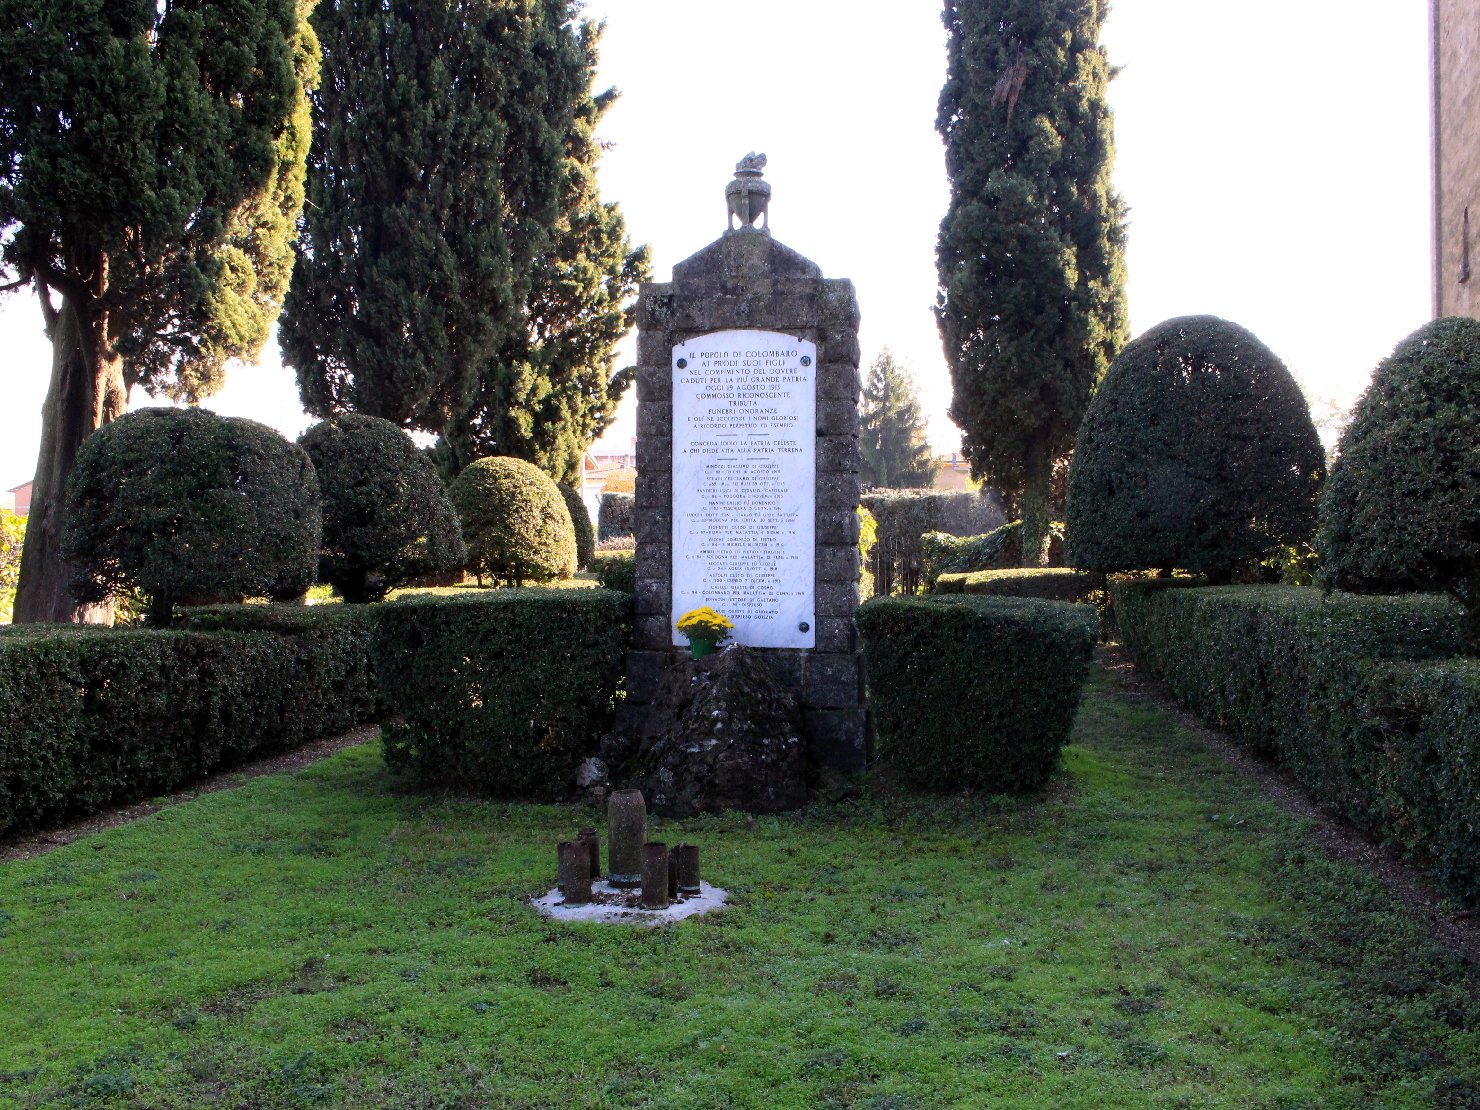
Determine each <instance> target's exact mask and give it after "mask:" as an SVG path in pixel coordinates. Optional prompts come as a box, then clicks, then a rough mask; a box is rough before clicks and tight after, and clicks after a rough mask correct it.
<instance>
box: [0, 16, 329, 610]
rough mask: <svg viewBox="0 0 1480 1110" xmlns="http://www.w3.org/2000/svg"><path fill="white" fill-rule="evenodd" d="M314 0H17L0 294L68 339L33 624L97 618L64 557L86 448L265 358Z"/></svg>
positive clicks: (49, 447)
mask: <svg viewBox="0 0 1480 1110" xmlns="http://www.w3.org/2000/svg"><path fill="white" fill-rule="evenodd" d="M309 6H310V5H309V3H308V0H233V2H231V3H225V2H223V0H174V2H172V3H169V4H159V3H156V0H107V2H99V0H0V292H3V291H6V290H13V289H21V288H30V289H34V290H35V292H36V294H37V296H38V298H39V301H40V306H41V314H42V317H43V319H44V321H45V325H46V331H47V335H48V337H49V338H50V340H51V343H52V366H51V385H50V387H49V389H48V392H47V397H46V401H45V405H44V408H43V410H42V422H41V451H40V457H39V458H38V460H37V465H36V481H35V487H34V489H33V492H32V502H31V506H32V507H31V516H30V520H29V523H28V527H27V530H26V542H25V553H24V556H23V558H22V562H21V572H20V584H19V588H18V592H17V597H16V606H15V619H16V620H17V621H60V620H71V619H92V618H93V617H94V616H95V615H96V613H95V612H94V611H92V610H90V609H88V608H79V607H78V606H76V605H74V604H73V602H72V599H71V596H70V592H69V590H68V579H69V577H70V573H69V571H68V568H67V567H66V565H65V564H64V562H63V560H62V558H61V536H62V531H63V527H64V523H65V522H64V519H63V518H64V514H65V502H64V492H65V487H66V482H67V477H68V475H69V474H70V473H71V471H72V467H73V464H74V461H75V460H76V457H77V450H78V448H79V447H80V446H81V444H82V441H83V440H84V439H85V438H86V437H87V436H88V435H90V434H91V433H92V432H94V431H96V430H97V429H98V428H99V427H100V426H102V425H103V424H105V423H106V422H108V421H109V420H112V419H113V418H114V417H116V416H119V415H120V414H121V413H123V411H124V410H125V409H126V408H127V407H128V392H129V389H130V388H131V387H132V386H134V385H142V386H144V387H145V388H146V389H148V390H149V391H150V392H151V393H157V394H164V395H168V396H171V397H175V398H178V399H187V400H195V399H198V398H200V397H203V396H205V395H207V394H210V393H212V392H213V391H215V390H216V389H217V388H219V387H220V385H221V383H222V380H223V375H224V366H225V363H226V362H227V360H228V359H231V358H238V357H241V358H252V357H255V355H256V354H257V352H258V351H260V350H261V347H262V344H263V342H264V340H265V339H266V337H267V332H268V328H269V326H270V324H271V321H272V318H273V317H274V316H275V315H276V314H277V306H278V302H279V299H280V298H281V297H282V295H283V290H284V288H285V286H286V284H287V279H288V272H289V267H290V265H291V250H290V241H291V237H292V229H293V223H294V221H295V220H296V219H297V217H298V212H299V210H300V209H301V207H302V203H303V156H304V153H305V150H306V149H307V144H308V130H309V127H308V105H307V99H306V95H305V87H306V86H308V85H311V84H312V83H313V81H314V80H315V76H316V73H317V69H318V49H317V46H316V44H315V43H314V41H313V34H312V32H311V31H310V30H309V27H308V23H307V19H306V16H307V9H308V7H309Z"/></svg>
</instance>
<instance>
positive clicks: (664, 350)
mask: <svg viewBox="0 0 1480 1110" xmlns="http://www.w3.org/2000/svg"><path fill="white" fill-rule="evenodd" d="M672 364H673V344H672V342H671V341H670V339H669V335H668V333H667V332H666V331H639V332H638V333H637V365H639V366H653V367H662V368H663V369H665V370H667V369H669V368H671V366H672Z"/></svg>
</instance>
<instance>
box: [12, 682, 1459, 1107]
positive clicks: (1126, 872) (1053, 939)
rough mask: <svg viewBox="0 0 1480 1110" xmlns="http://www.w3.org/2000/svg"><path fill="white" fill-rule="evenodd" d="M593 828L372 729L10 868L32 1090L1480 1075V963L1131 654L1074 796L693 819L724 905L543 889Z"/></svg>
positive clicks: (664, 1102)
mask: <svg viewBox="0 0 1480 1110" xmlns="http://www.w3.org/2000/svg"><path fill="white" fill-rule="evenodd" d="M593 823H598V819H597V817H596V816H595V815H593V813H592V812H591V811H589V810H584V809H577V808H566V809H561V808H556V807H541V806H519V805H500V804H488V803H484V802H479V801H475V800H466V799H460V798H453V797H445V796H429V795H425V794H417V793H414V792H408V791H407V790H405V789H404V787H403V786H402V785H401V784H400V783H398V782H397V780H395V779H394V778H392V777H390V776H389V775H388V773H387V772H386V770H385V768H384V765H383V764H382V762H381V758H380V754H379V750H378V748H377V747H376V746H374V745H370V746H362V747H358V748H351V749H349V750H347V751H345V752H343V753H341V754H340V755H338V756H335V757H333V758H331V759H329V760H326V761H324V762H322V763H320V764H317V765H315V766H314V767H312V768H310V769H308V770H306V771H302V772H299V773H296V774H292V775H280V776H273V777H266V778H260V779H257V780H254V781H252V782H250V783H249V784H247V785H245V786H243V787H242V788H240V789H238V790H235V791H228V792H223V793H218V794H212V795H207V796H204V797H201V798H198V799H196V800H194V801H191V802H188V803H185V804H182V805H179V806H176V807H173V808H169V809H166V810H163V811H161V812H159V813H157V814H156V815H154V816H152V817H149V818H147V819H145V820H141V821H138V822H135V823H134V824H132V825H129V826H125V827H121V828H117V829H113V830H111V831H108V832H104V833H101V834H99V835H97V836H94V837H91V838H86V839H83V840H80V841H77V842H75V843H73V844H71V845H68V846H66V847H64V848H59V849H57V850H56V851H53V852H51V853H50V854H48V855H46V856H43V857H39V858H36V859H32V860H28V861H24V862H16V863H8V864H0V1106H7V1107H9V1106H17V1107H31V1106H74V1105H75V1106H95V1105H96V1106H139V1107H151V1108H158V1107H201V1106H228V1107H238V1106H245V1107H253V1108H256V1107H278V1106H283V1107H287V1106H315V1105H318V1106H345V1107H396V1108H402V1107H432V1106H499V1107H555V1106H562V1107H564V1106H573V1107H582V1106H592V1107H594V1106H611V1107H663V1108H670V1107H671V1108H681V1107H725V1108H727V1110H730V1108H736V1110H738V1108H745V1107H793V1106H795V1107H812V1106H817V1107H871V1108H880V1110H882V1108H885V1107H896V1108H899V1107H918V1108H926V1107H946V1106H1012V1107H1017V1106H1024V1107H1055V1108H1069V1107H1093V1108H1095V1110H1104V1108H1107V1107H1120V1106H1125V1107H1144V1106H1152V1107H1205V1106H1227V1107H1238V1108H1240V1110H1244V1108H1254V1107H1290V1108H1293V1107H1312V1108H1314V1107H1320V1108H1323V1110H1324V1108H1336V1107H1363V1108H1365V1107H1388V1106H1392V1107H1408V1106H1411V1107H1420V1106H1423V1107H1429V1106H1439V1107H1467V1106H1475V1105H1477V1104H1480V991H1477V986H1480V973H1477V972H1476V971H1475V970H1474V969H1472V968H1468V967H1466V966H1465V965H1464V964H1463V963H1462V961H1461V960H1460V959H1459V958H1458V957H1456V956H1453V955H1449V954H1446V953H1445V952H1444V951H1443V950H1441V949H1438V948H1436V947H1435V946H1434V945H1432V944H1431V943H1430V942H1429V940H1428V934H1427V931H1426V929H1425V927H1424V926H1423V924H1422V923H1421V922H1419V921H1416V920H1415V919H1413V918H1412V917H1410V916H1408V915H1407V914H1406V912H1404V911H1402V910H1399V909H1397V908H1395V906H1394V904H1393V902H1392V901H1391V900H1390V899H1388V898H1387V897H1386V896H1385V895H1384V894H1383V892H1382V890H1381V889H1380V887H1378V886H1377V884H1376V883H1375V882H1374V881H1372V880H1370V879H1368V878H1367V877H1366V876H1365V875H1364V874H1363V873H1362V872H1361V871H1359V870H1357V869H1355V868H1353V867H1351V866H1348V865H1346V864H1339V863H1332V862H1329V861H1328V860H1327V859H1326V858H1325V857H1324V856H1323V855H1322V854H1321V853H1320V852H1319V850H1317V849H1316V848H1315V847H1314V844H1313V841H1312V840H1311V839H1310V838H1309V836H1308V831H1307V829H1306V828H1305V827H1304V826H1303V825H1302V824H1301V823H1300V822H1298V821H1296V820H1294V819H1292V818H1289V817H1287V816H1285V815H1284V814H1283V813H1282V812H1281V811H1279V810H1278V809H1276V808H1275V807H1274V806H1273V805H1271V804H1269V803H1268V802H1266V801H1265V800H1264V799H1263V797H1262V795H1261V794H1260V793H1259V791H1258V790H1257V788H1256V787H1254V786H1253V785H1251V784H1250V783H1248V782H1247V781H1246V780H1244V779H1243V778H1241V777H1240V776H1239V775H1237V774H1236V773H1235V772H1233V771H1231V770H1229V769H1228V768H1227V767H1226V766H1225V765H1224V764H1223V763H1221V762H1220V761H1218V760H1217V759H1216V758H1214V757H1212V756H1210V755H1208V754H1206V753H1205V751H1204V749H1203V748H1202V747H1201V746H1200V745H1199V744H1198V743H1197V741H1196V740H1195V738H1193V737H1191V736H1190V735H1188V734H1187V733H1186V732H1185V731H1183V730H1182V729H1180V728H1179V727H1178V726H1177V725H1176V724H1175V723H1173V722H1172V721H1171V720H1169V719H1168V718H1167V717H1166V716H1165V715H1164V714H1162V713H1161V712H1159V711H1158V710H1156V709H1155V708H1153V707H1150V706H1147V705H1145V704H1143V703H1138V702H1135V701H1133V700H1129V699H1127V698H1126V697H1124V696H1123V695H1122V694H1120V693H1119V692H1118V691H1117V689H1116V687H1115V685H1114V682H1113V680H1112V679H1111V678H1109V677H1108V676H1107V675H1105V674H1104V673H1103V672H1096V674H1095V677H1094V679H1093V681H1092V685H1091V688H1090V690H1089V691H1088V693H1087V695H1086V699H1085V704H1084V707H1083V711H1082V712H1081V714H1080V717H1079V721H1078V725H1077V731H1076V735H1075V738H1074V744H1073V746H1072V747H1071V748H1069V749H1068V751H1067V753H1066V758H1065V770H1064V772H1063V773H1062V774H1061V775H1060V776H1058V777H1057V778H1056V780H1055V781H1054V783H1053V784H1052V786H1051V788H1050V789H1049V791H1048V792H1047V793H1046V794H1045V795H1043V796H1042V797H1037V798H1030V799H1027V800H1007V799H1000V798H978V799H962V798H952V799H944V800H930V799H917V798H910V797H873V798H868V799H865V800H861V801H855V802H850V803H845V804H842V805H838V806H832V807H827V808H817V809H811V810H808V811H806V812H804V813H802V814H800V815H797V816H791V817H783V818H759V819H749V818H745V817H741V816H726V817H719V818H705V819H700V820H694V821H685V822H681V823H678V822H669V823H666V824H660V828H659V834H658V835H660V836H663V837H665V838H667V839H669V840H670V841H674V840H677V839H679V838H680V836H682V837H684V838H686V839H689V840H693V841H697V842H698V843H699V844H701V845H702V847H703V854H704V864H705V877H706V879H708V880H710V881H711V882H715V883H717V884H719V885H722V886H724V887H727V888H728V889H729V890H730V891H731V894H732V901H733V905H732V906H731V907H730V908H729V909H728V910H726V911H725V912H724V913H722V914H719V915H716V916H713V917H710V918H705V919H699V920H693V921H688V922H685V923H683V924H681V925H678V926H675V927H672V928H668V929H664V930H655V931H641V930H636V929H631V928H614V927H610V926H606V927H603V926H596V925H572V926H555V925H552V924H550V923H547V922H545V921H543V920H542V919H540V918H538V917H537V916H535V914H534V913H533V912H532V911H531V910H530V909H529V907H528V906H527V905H526V899H527V898H528V897H529V895H530V894H531V893H534V892H543V891H545V890H546V889H548V887H549V886H550V885H551V883H552V881H553V874H554V860H555V850H554V845H555V841H556V840H557V839H558V838H560V837H563V836H567V835H569V834H570V833H572V832H573V831H574V830H575V829H576V827H577V826H579V825H583V824H593Z"/></svg>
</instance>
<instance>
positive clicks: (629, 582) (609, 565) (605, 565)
mask: <svg viewBox="0 0 1480 1110" xmlns="http://www.w3.org/2000/svg"><path fill="white" fill-rule="evenodd" d="M634 554H635V553H634V552H631V551H606V552H603V553H602V554H600V555H598V556H596V557H595V558H594V559H592V560H591V570H592V572H593V573H594V574H595V575H596V580H597V581H598V582H600V583H601V585H602V587H603V588H605V589H608V590H621V591H622V592H623V593H626V594H635V593H636V592H637V560H636V558H635V557H634Z"/></svg>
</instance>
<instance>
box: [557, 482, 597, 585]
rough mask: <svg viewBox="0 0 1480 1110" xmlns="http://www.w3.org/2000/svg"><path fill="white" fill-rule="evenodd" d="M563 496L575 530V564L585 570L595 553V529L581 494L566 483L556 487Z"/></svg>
mask: <svg viewBox="0 0 1480 1110" xmlns="http://www.w3.org/2000/svg"><path fill="white" fill-rule="evenodd" d="M557 488H558V489H559V490H560V496H561V497H563V498H565V508H566V510H567V511H568V512H569V513H570V522H571V524H573V525H574V526H575V530H576V566H577V567H579V568H580V569H581V570H585V569H586V568H587V567H589V566H590V565H591V559H592V558H593V557H594V556H595V554H596V529H595V528H593V527H592V526H591V513H590V510H588V509H587V508H586V503H585V502H584V501H582V500H581V495H580V494H579V493H577V492H576V491H575V490H573V489H571V488H570V487H569V486H567V485H561V486H558V487H557Z"/></svg>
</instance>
